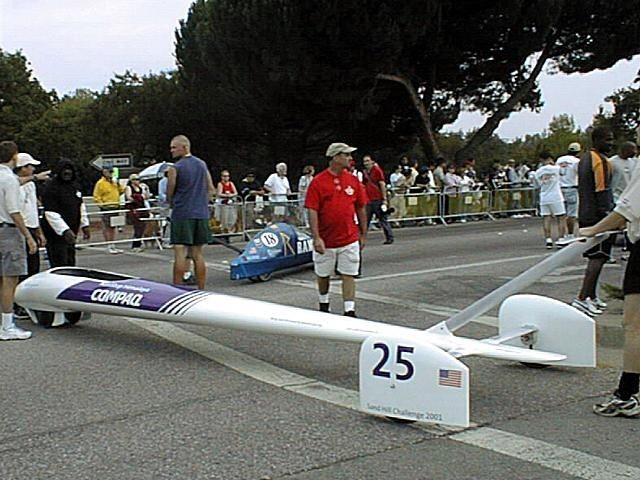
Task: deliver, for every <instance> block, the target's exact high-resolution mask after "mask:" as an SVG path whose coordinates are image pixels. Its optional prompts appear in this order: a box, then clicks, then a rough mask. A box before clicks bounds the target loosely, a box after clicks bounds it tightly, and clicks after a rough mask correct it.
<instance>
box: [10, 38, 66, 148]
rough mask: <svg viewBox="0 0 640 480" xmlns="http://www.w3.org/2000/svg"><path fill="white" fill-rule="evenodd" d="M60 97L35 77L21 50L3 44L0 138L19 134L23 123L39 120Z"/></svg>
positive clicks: (14, 136) (13, 136)
mask: <svg viewBox="0 0 640 480" xmlns="http://www.w3.org/2000/svg"><path fill="white" fill-rule="evenodd" d="M55 99H56V95H55V92H47V91H45V90H44V89H43V88H42V86H41V85H40V82H38V80H36V79H35V78H33V74H32V72H31V70H30V69H29V66H28V63H27V59H26V58H25V56H24V55H23V54H22V53H21V52H15V53H8V52H5V51H3V50H2V49H1V48H0V138H2V139H7V138H16V136H17V134H18V133H19V132H20V131H21V130H22V128H23V126H24V125H25V124H27V123H29V122H31V121H34V120H37V119H38V118H40V116H41V115H42V114H43V113H44V112H46V111H47V110H48V109H49V108H51V106H52V105H53V102H54V101H55Z"/></svg>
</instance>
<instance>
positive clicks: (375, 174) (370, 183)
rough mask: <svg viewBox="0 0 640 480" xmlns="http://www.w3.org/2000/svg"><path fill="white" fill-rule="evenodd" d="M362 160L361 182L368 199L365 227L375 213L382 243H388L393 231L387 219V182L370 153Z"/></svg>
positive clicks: (390, 241) (391, 238)
mask: <svg viewBox="0 0 640 480" xmlns="http://www.w3.org/2000/svg"><path fill="white" fill-rule="evenodd" d="M362 162H363V163H364V175H363V182H364V185H365V187H366V192H367V198H368V199H369V203H367V227H368V226H369V224H370V223H371V218H372V217H373V215H374V214H375V216H376V218H377V219H378V222H379V223H380V227H382V231H383V232H384V244H385V245H390V244H392V243H393V231H392V230H391V225H389V220H387V208H388V207H389V203H388V202H387V184H386V183H385V180H384V172H383V171H382V168H380V165H378V164H377V163H376V162H374V161H373V158H371V155H365V156H364V157H362Z"/></svg>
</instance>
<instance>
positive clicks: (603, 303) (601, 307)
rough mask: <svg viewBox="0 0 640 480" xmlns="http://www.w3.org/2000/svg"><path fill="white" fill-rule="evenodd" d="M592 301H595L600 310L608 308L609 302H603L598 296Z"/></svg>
mask: <svg viewBox="0 0 640 480" xmlns="http://www.w3.org/2000/svg"><path fill="white" fill-rule="evenodd" d="M591 303H593V304H594V305H595V307H596V308H598V309H600V310H606V308H607V302H603V301H602V300H600V299H599V298H598V297H596V298H594V299H593V300H591Z"/></svg>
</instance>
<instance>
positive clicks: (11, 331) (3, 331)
mask: <svg viewBox="0 0 640 480" xmlns="http://www.w3.org/2000/svg"><path fill="white" fill-rule="evenodd" d="M29 338H31V332H30V331H28V330H23V329H21V328H20V327H16V326H15V325H13V326H11V327H7V328H0V340H27V339H29Z"/></svg>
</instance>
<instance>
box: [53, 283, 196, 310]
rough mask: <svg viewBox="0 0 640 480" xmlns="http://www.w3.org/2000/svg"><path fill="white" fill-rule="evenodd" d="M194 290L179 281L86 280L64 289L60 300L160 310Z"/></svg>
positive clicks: (59, 296)
mask: <svg viewBox="0 0 640 480" xmlns="http://www.w3.org/2000/svg"><path fill="white" fill-rule="evenodd" d="M188 292H194V290H192V289H190V288H187V287H181V286H176V285H166V284H163V283H157V282H152V281H149V280H141V279H138V278H132V279H126V280H117V281H95V280H84V281H82V282H79V283H77V284H76V285H73V286H72V287H69V288H67V289H65V290H63V291H62V292H61V293H60V294H59V295H58V299H60V300H72V301H75V302H86V303H95V304H104V305H113V306H118V307H126V308H135V309H138V310H149V311H152V312H157V311H158V310H160V309H161V308H162V307H163V306H164V305H166V304H167V303H169V302H171V301H172V300H174V299H175V298H176V297H179V296H181V295H184V294H185V293H188Z"/></svg>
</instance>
